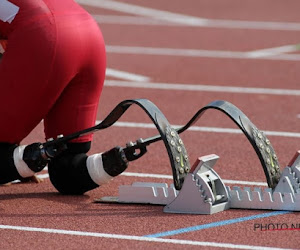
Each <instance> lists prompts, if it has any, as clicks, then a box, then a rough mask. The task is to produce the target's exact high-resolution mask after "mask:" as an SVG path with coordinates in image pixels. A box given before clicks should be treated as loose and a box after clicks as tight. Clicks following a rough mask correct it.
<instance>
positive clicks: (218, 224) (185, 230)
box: [143, 211, 290, 238]
mask: <svg viewBox="0 0 300 250" xmlns="http://www.w3.org/2000/svg"><path fill="white" fill-rule="evenodd" d="M288 213H290V211H274V212H270V213H263V214H256V215H252V216H247V217H240V218H235V219H230V220H223V221H217V222H212V223H209V224H203V225H198V226H193V227H186V228H180V229H176V230H172V231H166V232H161V233H156V234H149V235H145V236H143V237H149V238H158V237H164V236H171V235H176V234H183V233H189V232H193V231H198V230H202V229H207V228H213V227H221V226H226V225H230V224H235V223H240V222H244V221H249V220H256V219H260V218H267V217H271V216H276V215H282V214H288Z"/></svg>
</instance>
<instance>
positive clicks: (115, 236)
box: [0, 225, 284, 250]
mask: <svg viewBox="0 0 300 250" xmlns="http://www.w3.org/2000/svg"><path fill="white" fill-rule="evenodd" d="M0 229H2V230H17V231H27V232H38V233H48V234H61V235H72V236H84V237H97V238H106V239H118V240H134V241H142V242H158V243H167V244H176V245H193V246H207V247H220V248H231V249H249V250H251V249H255V250H283V249H284V248H274V247H264V246H252V245H240V244H230V243H219V242H209V241H191V240H177V239H162V238H151V237H143V236H135V235H122V234H108V233H98V232H85V231H74V230H63V229H55V228H41V227H24V226H12V225H0Z"/></svg>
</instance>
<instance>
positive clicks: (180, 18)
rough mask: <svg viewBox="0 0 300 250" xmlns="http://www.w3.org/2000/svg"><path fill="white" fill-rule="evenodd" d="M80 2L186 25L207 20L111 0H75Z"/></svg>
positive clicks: (202, 22) (203, 22)
mask: <svg viewBox="0 0 300 250" xmlns="http://www.w3.org/2000/svg"><path fill="white" fill-rule="evenodd" d="M76 1H77V2H78V3H80V4H86V5H89V6H94V7H100V8H104V9H109V10H114V11H120V12H125V13H128V14H133V15H139V16H146V17H152V18H156V19H159V20H165V21H171V22H175V23H183V24H188V25H201V24H202V25H203V24H205V23H206V22H207V19H205V18H199V17H192V16H188V15H183V14H176V13H172V12H169V11H163V10H157V9H152V8H147V7H142V6H138V5H133V4H127V3H123V2H117V1H113V0H104V1H101V0H76Z"/></svg>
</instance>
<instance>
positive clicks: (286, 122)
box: [0, 0, 300, 249]
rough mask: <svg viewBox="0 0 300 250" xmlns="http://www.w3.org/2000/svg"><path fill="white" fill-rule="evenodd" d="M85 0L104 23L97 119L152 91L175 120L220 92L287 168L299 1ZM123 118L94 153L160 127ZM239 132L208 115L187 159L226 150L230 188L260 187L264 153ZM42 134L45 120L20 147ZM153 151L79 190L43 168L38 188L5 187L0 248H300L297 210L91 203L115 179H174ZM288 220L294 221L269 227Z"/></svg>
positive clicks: (159, 151) (159, 148)
mask: <svg viewBox="0 0 300 250" xmlns="http://www.w3.org/2000/svg"><path fill="white" fill-rule="evenodd" d="M78 2H80V3H81V4H83V3H84V4H83V6H84V8H86V9H87V10H88V11H89V12H90V13H91V14H93V15H94V17H95V18H96V19H97V20H98V21H99V23H101V25H100V26H101V28H102V31H103V34H104V37H105V40H106V44H107V57H108V71H107V80H106V85H105V87H104V91H103V95H102V98H101V100H100V107H99V114H98V117H97V119H98V120H101V119H103V118H104V117H105V116H106V115H107V114H108V113H109V112H110V110H111V109H112V108H113V107H114V106H115V105H117V104H118V103H119V102H120V101H122V100H124V99H134V98H147V99H149V100H151V101H153V102H154V103H155V104H156V105H157V106H158V107H159V108H160V109H161V110H162V111H163V113H164V114H165V115H166V117H167V118H168V120H169V121H170V123H171V124H174V125H182V124H184V123H185V122H187V121H188V120H189V118H191V116H192V115H193V114H194V113H195V112H196V111H197V110H198V109H199V108H200V107H202V106H204V105H206V104H208V103H209V102H211V101H213V100H217V99H223V100H227V101H229V102H232V103H233V104H235V105H236V106H238V107H239V108H240V109H241V110H242V111H243V112H244V113H245V114H246V115H247V116H248V117H249V118H250V119H251V120H252V122H253V123H254V124H255V125H256V126H257V127H258V128H259V129H261V130H264V131H265V132H266V134H267V135H268V137H269V139H270V140H271V142H272V144H273V146H274V148H275V150H276V151H277V155H278V157H279V160H280V162H281V168H283V167H284V166H285V164H287V163H288V162H289V160H290V159H291V158H292V156H293V155H294V153H295V152H296V151H297V150H298V149H299V143H298V142H299V140H300V138H299V137H300V120H299V119H300V118H299V114H300V109H299V96H300V91H299V79H300V71H299V66H300V57H299V46H298V45H297V44H298V43H299V41H300V33H299V30H300V16H299V8H300V3H299V1H297V0H276V1H274V0H272V1H271V0H259V1H258V0H251V1H250V0H244V1H237V0H225V1H218V0H209V1H208V0H188V1H180V0H174V1H167V0H160V1H136V0H130V1H124V2H122V1H110V0H105V1H101V0H81V1H78ZM122 3H125V4H122ZM136 6H139V7H143V8H134V7H136ZM161 11H165V12H161ZM125 73H126V74H125ZM229 87H232V88H229ZM233 87H234V88H233ZM121 121H122V123H117V124H116V125H117V126H114V127H112V128H109V129H107V130H104V131H101V132H98V133H96V134H95V136H94V142H93V147H92V150H91V152H90V153H91V154H92V153H96V152H102V151H104V150H107V149H109V148H111V147H113V146H115V145H121V146H123V145H125V143H126V142H128V141H130V140H135V139H138V138H140V137H148V136H152V135H154V134H157V131H156V130H155V129H154V128H152V127H151V126H150V128H149V126H148V125H150V123H151V122H150V121H149V119H148V118H147V117H146V115H145V114H143V113H142V112H141V111H140V110H139V109H135V108H133V109H132V110H131V111H128V112H127V113H126V114H125V115H124V117H122V119H121ZM228 128H230V129H231V130H228ZM235 132H236V127H235V126H234V125H233V124H232V122H231V121H229V119H228V118H225V117H224V115H222V114H218V113H217V112H214V111H211V112H208V113H207V114H205V115H204V116H203V117H202V118H201V119H200V121H199V122H198V123H197V124H196V125H195V126H194V127H193V129H191V130H188V131H187V132H185V133H184V134H183V135H182V138H183V140H184V142H185V145H186V147H187V150H188V152H189V157H190V159H191V162H193V161H194V160H196V158H197V157H199V156H202V155H206V154H211V153H214V154H217V155H219V156H220V160H219V162H218V163H217V166H216V168H215V170H216V171H217V172H218V174H219V175H220V176H221V177H222V179H224V180H227V181H228V184H229V185H231V186H232V185H236V181H238V180H242V181H245V182H246V184H248V185H260V186H262V185H263V184H264V182H265V179H264V175H263V171H262V169H261V167H260V165H259V161H258V159H257V158H256V156H255V153H254V152H253V150H252V148H251V146H250V144H249V143H248V142H247V140H246V138H244V137H243V135H242V134H239V133H235ZM41 140H43V132H42V124H41V125H39V126H38V127H37V128H36V129H35V130H34V131H33V132H32V133H31V134H30V135H29V136H28V138H26V139H25V140H24V142H23V143H24V144H25V143H31V142H33V141H41ZM148 151H149V152H148V153H147V154H146V155H145V156H144V157H142V158H141V159H139V160H138V161H136V162H132V164H131V165H130V166H129V168H128V170H127V171H126V173H125V174H124V175H121V176H118V177H117V178H115V179H114V180H113V181H111V182H110V183H109V184H108V185H105V186H102V187H100V188H98V189H96V190H93V191H90V192H88V193H86V194H85V195H83V196H62V195H60V194H58V193H57V192H56V191H55V189H54V188H53V187H52V185H51V183H50V181H49V179H48V178H47V172H46V171H43V172H42V173H41V174H42V175H43V176H42V177H45V179H44V182H43V183H41V184H23V183H22V184H20V183H19V184H12V185H8V186H1V187H0V190H1V191H0V235H1V242H0V248H1V249H17V248H21V247H22V248H23V249H104V248H107V249H117V248H118V249H119V248H122V249H168V248H172V249H182V248H184V249H198V248H200V247H205V249H215V248H228V249H229V248H236V249H264V248H266V249H268V248H270V249H275V248H294V249H297V248H298V249H299V248H300V245H299V242H300V234H299V233H300V231H299V228H300V225H299V214H298V213H286V212H280V213H278V212H274V211H259V210H238V209H231V210H227V211H225V212H222V213H217V214H214V215H209V216H208V215H178V214H177V215H176V214H164V213H163V212H162V209H163V207H161V206H148V205H147V206H146V205H123V204H122V205H121V204H96V203H93V201H94V199H95V198H99V197H102V196H116V195H117V193H118V186H119V185H123V184H131V183H132V182H134V181H147V182H148V181H155V182H167V183H171V182H172V180H171V179H170V178H171V169H170V167H169V162H168V158H167V154H166V151H165V150H164V147H163V145H162V143H156V144H153V145H151V146H150V147H149V148H148ZM141 174H143V177H141ZM150 174H155V175H152V176H151V175H150ZM158 177H159V178H158ZM287 226H288V227H289V229H291V227H295V228H294V230H266V229H274V228H275V229H286V228H287ZM147 236H148V237H147Z"/></svg>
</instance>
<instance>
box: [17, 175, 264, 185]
mask: <svg viewBox="0 0 300 250" xmlns="http://www.w3.org/2000/svg"><path fill="white" fill-rule="evenodd" d="M121 175H122V176H127V177H138V178H153V179H167V180H173V176H172V175H165V174H150V173H134V172H123V173H122V174H121ZM37 177H38V178H40V179H48V178H49V174H38V175H37ZM17 182H20V181H19V180H17V181H14V182H13V183H17ZM223 182H224V183H225V184H229V185H230V184H231V185H247V186H248V185H250V186H268V185H267V183H266V182H257V181H238V180H225V179H224V180H223Z"/></svg>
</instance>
